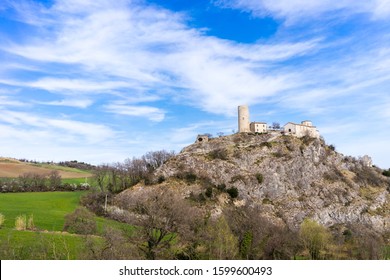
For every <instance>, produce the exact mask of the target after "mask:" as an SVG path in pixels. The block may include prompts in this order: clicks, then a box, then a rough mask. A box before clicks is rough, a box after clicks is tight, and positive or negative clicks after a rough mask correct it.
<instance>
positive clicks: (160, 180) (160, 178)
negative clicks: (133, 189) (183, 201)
mask: <svg viewBox="0 0 390 280" xmlns="http://www.w3.org/2000/svg"><path fill="white" fill-rule="evenodd" d="M164 181H165V177H164V176H163V175H161V176H159V177H158V179H157V183H159V184H161V183H162V182H164Z"/></svg>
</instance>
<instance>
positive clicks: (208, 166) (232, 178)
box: [125, 133, 390, 233]
mask: <svg viewBox="0 0 390 280" xmlns="http://www.w3.org/2000/svg"><path fill="white" fill-rule="evenodd" d="M153 180H154V181H155V182H154V184H152V185H148V186H145V184H139V185H137V186H135V187H134V188H132V189H130V190H127V191H125V192H127V193H128V192H142V191H143V190H145V188H156V192H157V191H161V190H164V189H166V188H169V189H171V190H175V192H177V193H178V194H180V195H181V196H182V197H183V198H186V199H192V200H193V201H195V202H196V203H199V206H200V207H201V208H202V209H204V210H205V211H208V213H210V215H211V216H218V215H220V213H222V211H224V210H225V209H226V208H230V209H234V208H239V207H244V206H249V207H254V208H256V209H258V211H259V212H261V215H262V216H265V217H268V218H269V220H270V221H272V222H273V223H275V224H283V225H287V226H288V227H289V228H290V229H292V230H295V229H298V228H299V226H300V224H301V223H302V221H303V220H304V219H305V218H310V219H313V220H315V221H317V222H318V223H320V224H322V225H324V226H326V227H332V226H333V227H335V226H339V225H351V224H359V225H362V226H365V227H367V228H370V229H372V230H374V231H376V232H378V233H384V232H388V231H389V230H390V202H389V201H390V192H389V191H390V180H389V178H388V177H385V176H383V175H382V170H380V169H379V168H376V167H374V166H371V163H370V161H369V160H367V158H353V157H349V156H344V155H342V154H340V153H338V152H336V151H335V149H334V146H332V145H327V144H326V143H325V141H324V140H323V139H316V138H310V137H302V138H297V137H293V136H286V135H278V134H271V133H269V134H248V133H240V134H234V135H229V136H224V137H219V138H212V139H210V140H209V141H202V142H198V143H195V144H192V145H190V146H188V147H186V148H184V149H183V150H182V151H181V152H180V153H179V154H178V155H176V156H174V157H173V158H171V159H169V160H168V161H167V162H166V163H165V164H164V165H163V166H161V167H160V168H159V169H158V170H156V171H155V174H154V179H153Z"/></svg>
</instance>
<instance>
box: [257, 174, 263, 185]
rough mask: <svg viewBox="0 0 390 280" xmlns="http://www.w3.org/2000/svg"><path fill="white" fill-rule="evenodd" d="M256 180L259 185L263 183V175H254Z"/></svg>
mask: <svg viewBox="0 0 390 280" xmlns="http://www.w3.org/2000/svg"><path fill="white" fill-rule="evenodd" d="M256 179H257V182H258V183H259V184H261V183H263V180H264V178H263V174H261V173H257V174H256Z"/></svg>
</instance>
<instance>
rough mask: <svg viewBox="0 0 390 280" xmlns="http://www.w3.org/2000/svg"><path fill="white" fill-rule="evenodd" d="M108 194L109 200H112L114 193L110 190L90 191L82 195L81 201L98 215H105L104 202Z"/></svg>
mask: <svg viewBox="0 0 390 280" xmlns="http://www.w3.org/2000/svg"><path fill="white" fill-rule="evenodd" d="M106 196H107V201H111V198H112V194H110V193H108V192H98V191H94V192H89V193H87V194H85V195H83V196H82V197H81V199H80V203H81V205H83V206H85V207H86V208H88V209H89V210H90V211H92V212H93V213H95V214H96V215H100V216H103V215H104V214H105V211H104V204H105V201H106Z"/></svg>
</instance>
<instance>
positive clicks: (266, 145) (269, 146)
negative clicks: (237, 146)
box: [260, 142, 272, 149]
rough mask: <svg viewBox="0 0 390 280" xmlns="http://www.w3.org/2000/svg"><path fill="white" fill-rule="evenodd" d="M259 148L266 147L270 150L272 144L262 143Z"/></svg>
mask: <svg viewBox="0 0 390 280" xmlns="http://www.w3.org/2000/svg"><path fill="white" fill-rule="evenodd" d="M260 147H267V148H269V149H271V148H272V143H271V142H263V143H261V144H260Z"/></svg>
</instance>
